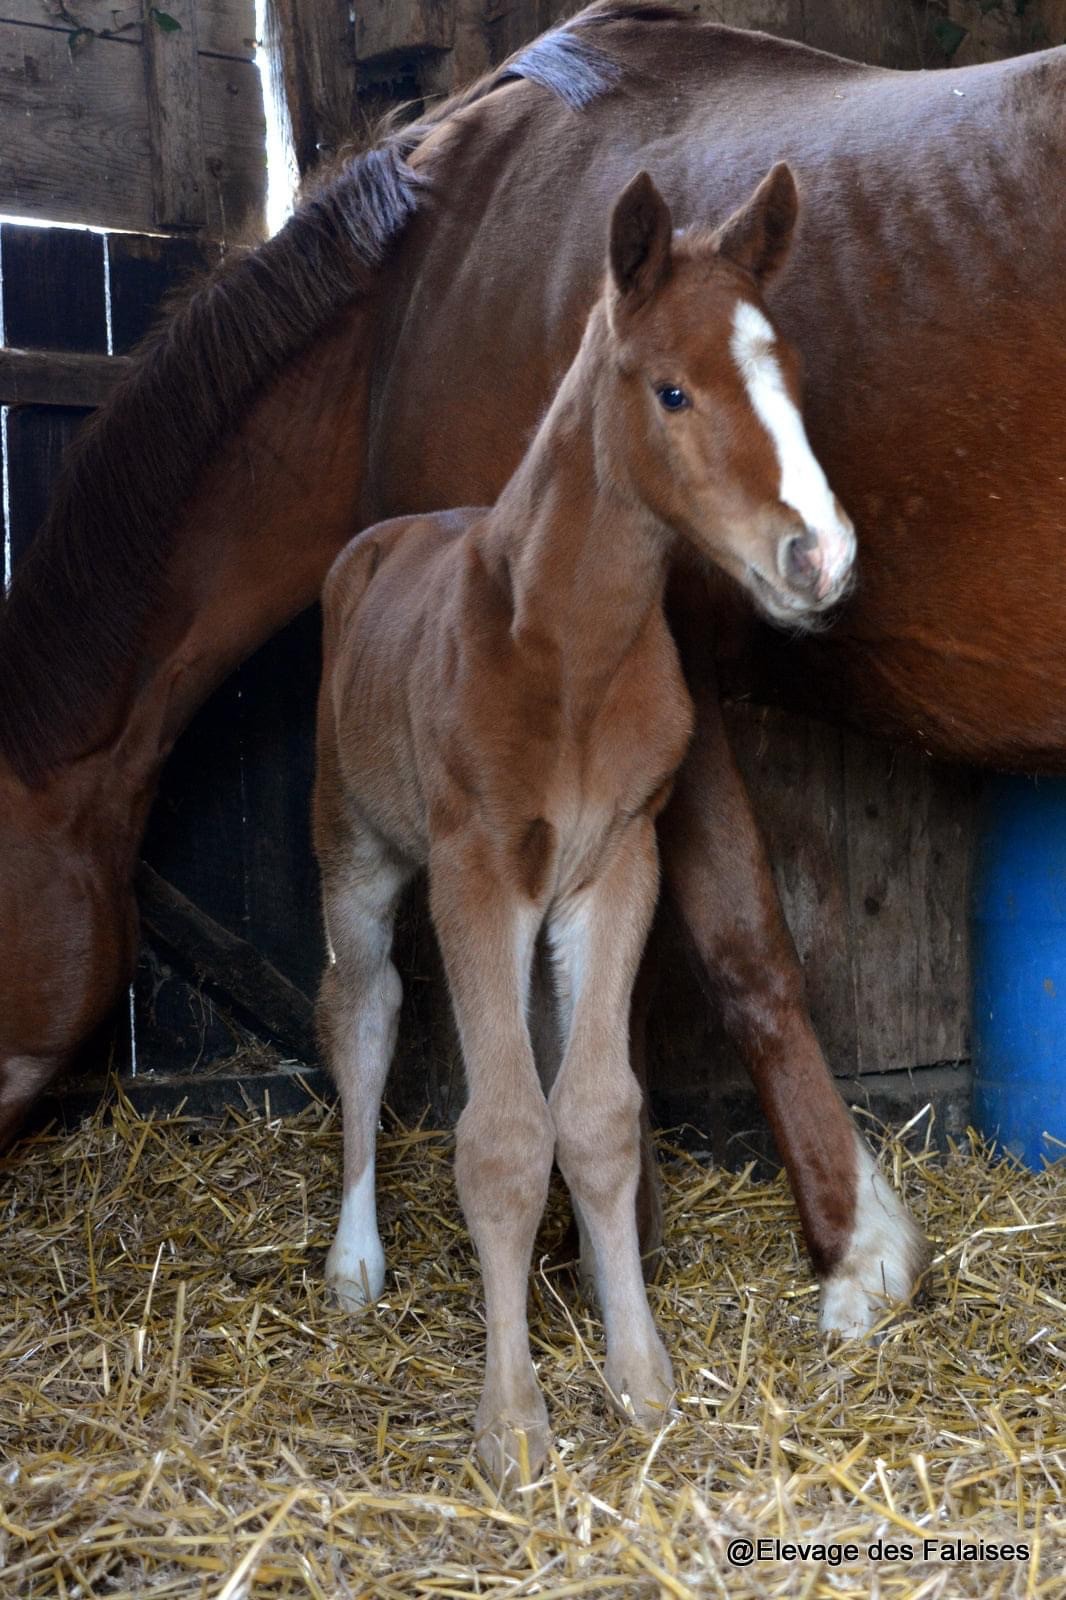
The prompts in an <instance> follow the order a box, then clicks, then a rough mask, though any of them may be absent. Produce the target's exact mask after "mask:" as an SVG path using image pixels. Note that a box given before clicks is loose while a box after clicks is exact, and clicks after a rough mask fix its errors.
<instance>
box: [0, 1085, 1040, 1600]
mask: <svg viewBox="0 0 1066 1600" xmlns="http://www.w3.org/2000/svg"><path fill="white" fill-rule="evenodd" d="M925 1134H926V1128H925V1125H924V1123H920V1124H919V1125H917V1126H916V1127H914V1128H912V1129H911V1130H910V1132H909V1134H908V1137H907V1142H906V1144H903V1143H900V1142H896V1143H894V1144H890V1145H889V1146H888V1147H887V1148H886V1150H885V1152H884V1159H885V1162H886V1164H887V1166H888V1167H890V1168H891V1169H892V1170H893V1172H894V1176H895V1179H896V1181H897V1183H900V1184H901V1185H902V1188H903V1189H904V1191H905V1192H906V1194H907V1196H908V1198H909V1199H910V1201H911V1203H912V1204H913V1206H914V1208H915V1210H916V1212H917V1214H918V1216H919V1218H920V1219H922V1220H923V1221H924V1222H925V1224H926V1226H927V1228H928V1231H929V1232H930V1234H931V1236H932V1238H933V1240H934V1242H935V1245H936V1249H937V1267H936V1279H935V1283H934V1285H933V1291H932V1294H931V1296H930V1298H929V1299H928V1300H927V1302H926V1303H925V1304H924V1305H922V1306H921V1307H920V1308H918V1309H916V1310H913V1311H910V1312H908V1313H906V1314H905V1315H904V1316H903V1318H902V1319H901V1320H900V1321H899V1322H898V1323H897V1324H896V1325H895V1326H894V1327H893V1328H892V1329H891V1330H890V1331H889V1332H888V1333H887V1334H886V1336H885V1337H884V1338H883V1340H882V1341H881V1342H880V1343H878V1344H866V1345H859V1344H844V1345H841V1346H839V1347H838V1348H837V1349H836V1350H834V1351H828V1350H827V1349H826V1348H825V1347H824V1345H823V1342H822V1341H821V1339H820V1338H819V1337H818V1334H817V1329H816V1292H815V1288H814V1285H813V1282H812V1278H811V1275H810V1272H809V1270H808V1267H807V1264H806V1261H805V1259H804V1257H803V1254H802V1251H801V1248H800V1246H799V1243H798V1240H797V1233H796V1221H795V1214H794V1210H793V1206H792V1203H791V1200H790V1197H789V1195H788V1192H787V1189H786V1187H785V1185H784V1183H783V1181H781V1180H777V1181H775V1182H771V1183H765V1182H757V1181H755V1180H754V1179H753V1178H752V1177H751V1176H750V1174H741V1175H737V1174H735V1173H729V1172H724V1171H718V1170H710V1169H708V1168H706V1167H704V1166H701V1165H700V1164H699V1163H698V1162H696V1161H695V1160H693V1159H692V1158H690V1157H685V1156H682V1155H681V1154H679V1153H677V1152H672V1151H671V1150H670V1149H669V1147H668V1146H664V1151H663V1155H664V1175H665V1181H666V1186H667V1226H668V1254H667V1258H666V1260H665V1262H664V1263H663V1265H662V1268H661V1270H660V1273H659V1281H658V1283H657V1284H656V1286H655V1287H654V1289H653V1291H652V1294H653V1303H654V1307H655V1310H656V1314H657V1316H658V1318H659V1321H660V1325H661V1327H662V1329H663V1331H664V1333H665V1336H666V1339H667V1343H668V1345H669V1346H670V1349H671V1352H672V1354H673V1357H674V1362H675V1368H676V1371H677V1375H678V1381H679V1393H678V1399H677V1410H676V1415H674V1416H673V1417H671V1418H670V1420H669V1421H667V1422H666V1424H665V1425H664V1427H663V1429H662V1431H661V1432H660V1433H659V1435H658V1436H657V1437H655V1438H653V1439H650V1438H647V1437H644V1436H642V1435H641V1434H639V1433H637V1432H636V1431H634V1430H632V1429H628V1428H626V1427H624V1426H622V1425H621V1424H620V1423H619V1422H618V1421H617V1420H616V1418H615V1416H614V1414H613V1413H612V1412H611V1411H609V1409H608V1407H607V1404H606V1402H605V1396H604V1389H603V1384H602V1382H601V1379H600V1377H599V1373H598V1367H597V1363H598V1361H599V1360H600V1358H601V1352H602V1343H601V1334H600V1329H599V1325H598V1322H597V1320H596V1318H595V1315H594V1313H593V1312H591V1311H590V1309H589V1308H588V1307H587V1306H586V1305H585V1304H584V1303H583V1301H582V1300H581V1298H580V1296H579V1294H578V1292H577V1291H576V1289H575V1288H574V1286H573V1284H572V1282H571V1281H570V1279H569V1277H568V1275H567V1274H566V1273H565V1272H564V1271H562V1270H560V1269H557V1268H553V1267H552V1266H550V1265H549V1263H548V1262H547V1261H544V1262H543V1263H541V1264H540V1266H539V1268H538V1270H537V1272H536V1274H535V1279H534V1283H533V1288H532V1295H531V1322H532V1327H533V1335H534V1348H535V1356H536V1359H537V1363H538V1367H539V1370H540V1374H541V1378H542V1381H543V1384H544V1387H545V1390H546V1392H547V1396H548V1403H549V1407H550V1409H551V1412H552V1416H553V1418H554V1421H555V1426H556V1431H557V1449H556V1452H555V1455H554V1458H553V1460H552V1463H551V1468H550V1471H549V1472H548V1473H547V1474H546V1476H545V1478H544V1480H543V1481H542V1482H541V1483H539V1484H537V1485H534V1486H533V1487H532V1488H531V1489H529V1490H527V1491H524V1492H522V1493H518V1494H512V1495H511V1496H509V1497H508V1498H507V1499H506V1500H504V1501H502V1502H501V1501H499V1500H498V1499H497V1496H496V1495H494V1494H493V1492H492V1491H491V1490H490V1488H489V1487H488V1485H487V1484H485V1483H484V1482H483V1480H482V1479H481V1477H480V1476H479V1474H478V1472H477V1470H476V1467H475V1465H474V1462H473V1458H472V1453H471V1449H470V1436H471V1418H472V1415H473V1412H474V1408H475V1405H476V1401H477V1393H478V1383H479V1369H480V1360H481V1354H482V1325H481V1322H480V1298H479V1285H478V1279H477V1275H476V1272H475V1265H474V1261H473V1259H472V1255H471V1249H470V1245H469V1241H468V1239H467V1236H466V1233H465V1230H464V1228H463V1226H462V1222H461V1219H460V1216H459V1214H458V1209H457V1204H456V1199H455V1191H454V1185H453V1182H452V1178H451V1171H450V1140H449V1138H448V1136H447V1135H443V1134H439V1133H421V1132H417V1131H416V1132H404V1131H398V1130H392V1131H390V1132H389V1133H387V1134H386V1135H385V1136H383V1139H382V1150H381V1169H380V1190H381V1196H382V1213H383V1222H384V1226H383V1237H384V1239H385V1242H386V1250H387V1252H388V1255H389V1262H390V1267H391V1273H390V1279H389V1284H388V1288H387V1291H386V1294H385V1297H384V1299H383V1301H382V1302H381V1304H380V1305H379V1307H378V1308H377V1310H376V1312H375V1313H374V1314H373V1315H371V1316H369V1317H366V1318H364V1319H363V1320H361V1321H353V1320H351V1319H349V1318H348V1317H346V1316H344V1315H343V1314H341V1313H340V1312H338V1311H336V1310H333V1309H332V1308H331V1307H330V1306H328V1305H327V1304H326V1301H325V1297H324V1294H323V1290H322V1284H321V1272H322V1262H323V1256H324V1253H325V1249H326V1247H327V1245H328V1243H329V1239H330V1230H331V1227H332V1224H333V1221H334V1217H335V1212H336V1207H337V1196H338V1179H339V1165H340V1134H339V1128H338V1124H337V1118H336V1113H335V1112H334V1111H332V1110H330V1109H328V1108H326V1107H324V1106H321V1107H318V1106H315V1107H312V1108H311V1109H310V1110H308V1111H306V1112H304V1113H303V1114H301V1115H300V1116H298V1117H293V1118H286V1119H271V1118H265V1119H264V1118H262V1117H252V1116H249V1117H248V1118H246V1119H241V1118H237V1117H232V1116H231V1117H230V1118H229V1119H228V1120H227V1121H226V1122H224V1123H222V1124H205V1123H200V1122H192V1121H189V1120H181V1119H174V1120H171V1121H168V1122H153V1121H144V1120H141V1119H140V1118H139V1117H138V1116H137V1115H136V1113H135V1112H134V1111H133V1109H132V1108H131V1107H130V1106H129V1104H128V1103H127V1102H124V1101H122V1100H118V1102H117V1103H115V1104H113V1107H112V1110H111V1112H110V1113H109V1114H108V1115H106V1116H103V1115H101V1116H98V1117H97V1118H96V1119H95V1120H94V1121H93V1122H91V1123H90V1124H88V1125H87V1126H85V1127H84V1128H83V1129H81V1130H80V1131H78V1132H76V1133H73V1134H63V1135H55V1136H49V1135H41V1136H38V1137H36V1138H34V1139H32V1140H29V1141H26V1142H24V1143H23V1144H22V1145H21V1146H20V1147H19V1148H18V1149H17V1150H16V1151H14V1153H13V1154H12V1155H11V1156H10V1157H9V1158H8V1159H7V1161H6V1162H5V1163H4V1164H3V1168H2V1171H0V1205H2V1214H3V1219H4V1241H3V1245H4V1248H3V1263H2V1267H0V1273H2V1279H3V1295H2V1299H0V1506H2V1512H0V1593H2V1594H3V1595H4V1596H12V1597H14V1596H20V1597H21V1596H27V1597H30V1596H33V1597H36V1596H62V1597H74V1596H79V1597H85V1596H90V1595H93V1596H95V1595H100V1596H103V1595H108V1596H118V1595H128V1596H143V1595H146V1594H151V1595H153V1596H164V1595H166V1596H171V1595H173V1596H179V1595H180V1596H200V1595H204V1596H212V1597H216V1600H237V1597H246V1596H247V1597H252V1596H254V1597H264V1600H265V1597H280V1596H297V1595H299V1596H312V1597H329V1600H334V1597H348V1596H365V1597H377V1596H381V1597H391V1596H396V1597H400V1596H402V1597H405V1600H406V1597H411V1596H426V1597H429V1596H435V1597H438V1596H439V1597H443V1596H452V1597H457V1596H474V1595H480V1596H493V1597H502V1596H507V1597H519V1596H532V1595H537V1596H541V1597H545V1600H549V1597H562V1596H569V1595H586V1594H587V1595H597V1594H604V1595H610V1594H616V1595H626V1596H629V1595H632V1596H645V1595H647V1596H665V1597H676V1600H683V1597H685V1596H689V1595H700V1596H702V1595H718V1594H728V1595H730V1596H736V1597H739V1600H744V1597H747V1596H764V1595H782V1596H784V1595H788V1596H803V1597H819V1596H834V1597H838V1596H851V1595H853V1596H862V1597H863V1600H866V1597H868V1596H870V1595H878V1596H882V1597H884V1600H890V1597H891V1600H903V1597H905V1596H906V1597H910V1600H917V1597H919V1596H940V1595H943V1596H946V1597H954V1596H979V1597H981V1600H989V1597H993V1596H998V1595H1018V1596H1022V1595H1025V1596H1036V1595H1041V1596H1051V1595H1059V1596H1066V1510H1064V1501H1066V1161H1063V1162H1060V1163H1059V1165H1058V1167H1057V1168H1055V1169H1050V1170H1049V1171H1047V1172H1045V1173H1043V1174H1040V1175H1035V1174H1031V1173H1025V1172H1022V1171H1019V1170H1017V1169H1015V1168H1012V1167H1011V1166H1009V1165H1005V1164H1004V1165H995V1164H993V1163H992V1162H991V1161H990V1160H989V1159H988V1156H987V1154H986V1153H985V1152H984V1151H982V1150H981V1149H980V1148H979V1147H976V1146H967V1147H966V1148H963V1149H957V1150H955V1151H953V1152H952V1153H951V1154H950V1156H949V1157H948V1158H947V1159H946V1160H945V1159H944V1158H942V1157H939V1156H936V1155H935V1154H934V1153H932V1152H931V1151H929V1150H928V1149H926V1148H925V1145H924V1139H925ZM562 1215H563V1213H562V1208H561V1204H560V1203H559V1202H558V1201H557V1202H556V1203H555V1205H554V1208H553V1214H552V1216H551V1217H550V1218H549V1221H548V1224H547V1225H546V1229H545V1241H546V1245H547V1244H548V1243H550V1240H551V1236H552V1233H553V1231H554V1232H555V1233H558V1232H559V1231H560V1229H561V1226H562ZM759 1540H765V1541H769V1543H768V1544H767V1545H765V1546H763V1549H762V1552H761V1553H762V1554H763V1555H764V1556H766V1557H767V1559H762V1560H759V1559H755V1560H753V1561H752V1564H750V1565H738V1564H736V1563H737V1562H738V1561H741V1562H743V1560H744V1558H745V1555H746V1552H747V1549H748V1546H747V1545H746V1544H745V1541H748V1542H749V1543H750V1545H751V1546H752V1547H753V1548H752V1550H751V1553H752V1555H753V1556H755V1557H758V1556H759V1554H760V1551H759V1548H758V1543H757V1542H758V1541H759ZM774 1540H779V1541H791V1542H792V1543H794V1544H799V1543H802V1544H804V1545H807V1546H813V1547H814V1548H811V1549H807V1550H804V1551H795V1552H791V1553H790V1552H788V1551H787V1550H785V1549H782V1548H780V1547H777V1548H776V1549H775V1547H774V1545H773V1541H774ZM731 1541H739V1544H737V1543H734V1544H732V1546H731ZM877 1541H880V1545H879V1546H878V1544H877ZM926 1541H929V1543H928V1544H926ZM981 1541H984V1545H985V1550H984V1553H983V1554H984V1558H982V1553H981V1551H980V1549H979V1548H978V1549H977V1550H976V1551H970V1552H967V1551H965V1550H962V1549H960V1548H959V1546H960V1545H962V1544H966V1545H969V1546H973V1547H979V1546H980V1543H981ZM846 1544H851V1545H854V1546H855V1547H857V1548H856V1551H855V1554H854V1555H851V1554H850V1553H848V1552H843V1553H841V1552H839V1551H837V1550H835V1549H834V1548H833V1546H834V1545H846ZM990 1544H996V1545H1003V1544H1008V1545H1013V1546H1015V1547H1016V1546H1018V1545H1019V1544H1024V1545H1025V1546H1027V1547H1028V1551H1029V1557H1028V1559H1018V1558H1017V1557H1011V1558H1008V1559H1006V1560H1003V1559H998V1558H995V1559H993V1558H990V1557H989V1556H988V1549H987V1547H988V1546H989V1545H990ZM889 1545H894V1546H895V1547H896V1554H895V1557H894V1559H890V1558H889V1557H888V1554H887V1552H886V1549H885V1547H886V1546H889ZM825 1546H828V1547H829V1548H824V1549H823V1548H819V1547H825ZM870 1546H874V1548H873V1550H872V1551H871V1550H870V1549H869V1547H870ZM731 1549H732V1555H733V1564H731V1562H730V1550H731ZM907 1549H909V1550H910V1552H911V1554H910V1555H909V1556H908V1555H907V1554H906V1551H907ZM838 1560H839V1564H837V1562H838Z"/></svg>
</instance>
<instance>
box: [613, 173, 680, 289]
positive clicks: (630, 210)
mask: <svg viewBox="0 0 1066 1600" xmlns="http://www.w3.org/2000/svg"><path fill="white" fill-rule="evenodd" d="M672 229H673V224H672V222H671V219H670V208H669V206H668V205H667V204H666V201H665V200H664V199H663V197H662V195H661V194H660V193H659V191H658V189H657V188H656V187H655V185H654V183H653V182H652V181H651V179H650V178H649V176H648V174H647V173H646V172H638V173H637V175H636V177H635V178H633V179H631V180H630V182H629V183H627V184H626V187H625V188H624V189H623V190H622V193H621V195H620V196H619V198H618V201H617V203H616V205H615V208H614V212H613V214H612V216H611V243H610V252H609V256H610V263H611V278H612V280H613V282H614V286H615V288H616V289H617V291H618V294H619V295H620V296H621V298H622V299H623V300H624V301H625V302H626V304H627V305H628V306H629V307H630V308H632V309H634V310H635V309H636V307H637V306H639V305H643V303H644V301H645V300H647V299H648V297H649V296H650V295H652V294H654V293H655V291H656V289H657V288H658V287H659V285H660V284H661V283H662V281H663V279H664V278H665V277H666V274H667V271H668V270H669V266H670V235H671V232H672Z"/></svg>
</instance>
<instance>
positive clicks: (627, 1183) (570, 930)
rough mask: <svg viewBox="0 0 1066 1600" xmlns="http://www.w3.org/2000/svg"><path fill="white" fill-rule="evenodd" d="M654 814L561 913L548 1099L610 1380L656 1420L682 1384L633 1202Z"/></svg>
mask: <svg viewBox="0 0 1066 1600" xmlns="http://www.w3.org/2000/svg"><path fill="white" fill-rule="evenodd" d="M657 880H658V863H657V859H656V852H655V834H654V828H653V824H652V822H651V820H650V819H649V818H648V817H645V816H641V817H638V818H637V819H636V820H635V821H633V822H632V823H630V825H629V827H628V829H627V831H626V833H625V835H624V836H623V837H622V839H620V840H619V841H618V843H617V844H616V845H615V847H614V850H613V851H612V853H611V857H610V859H609V862H608V864H607V867H606V869H605V871H604V872H603V874H602V876H601V877H600V878H598V879H597V880H596V881H595V882H594V883H593V884H592V885H591V886H590V887H589V888H587V889H584V890H583V891H582V892H581V893H580V894H579V895H576V896H575V897H574V899H573V900H572V901H571V902H570V903H569V904H568V905H567V906H566V908H565V909H564V911H563V913H562V914H561V915H560V916H558V917H556V918H553V920H552V924H551V927H550V929H549V933H550V937H551V941H552V947H553V950H554V952H555V959H556V962H557V964H558V967H559V969H560V978H561V980H562V982H561V987H562V988H563V989H564V990H565V991H566V992H567V993H568V994H569V995H570V997H571V999H572V1014H571V1022H570V1029H569V1037H568V1039H567V1045H566V1052H565V1054H564V1056H563V1063H562V1066H561V1067H560V1069H559V1074H558V1077H557V1078H556V1080H555V1083H554V1085H553V1087H552V1092H551V1095H550V1097H549V1106H550V1109H551V1113H552V1120H553V1122H554V1124H555V1130H556V1156H557V1159H558V1162H559V1166H560V1167H561V1169H562V1172H563V1176H564V1178H565V1179H566V1182H567V1185H568V1187H569V1189H570V1193H571V1195H572V1196H573V1199H574V1203H575V1206H576V1209H577V1211H578V1215H579V1217H580V1219H581V1226H582V1230H583V1232H584V1233H585V1234H586V1235H587V1238H588V1242H589V1245H590V1246H591V1251H592V1256H593V1261H594V1268H595V1276H596V1289H597V1295H598V1299H599V1303H600V1309H601V1311H602V1313H603V1320H604V1326H605V1331H606V1336H607V1362H606V1377H607V1382H608V1383H609V1384H610V1386H611V1389H612V1391H613V1392H614V1394H615V1395H616V1396H617V1398H618V1401H619V1403H620V1404H621V1406H622V1407H623V1409H624V1410H625V1412H626V1414H627V1415H629V1416H633V1417H635V1418H636V1419H637V1420H638V1421H640V1422H643V1423H646V1424H649V1425H651V1426H656V1425H658V1424H659V1423H661V1422H662V1420H663V1416H664V1409H665V1407H666V1405H667V1404H668V1402H669V1399H670V1395H671V1392H672V1390H673V1373H672V1371H671V1367H670V1359H669V1357H668V1356H667V1354H666V1351H665V1349H664V1348H663V1344H662V1341H661V1339H660V1338H659V1335H658V1333H657V1331H656V1328H655V1324H654V1322H653V1321H652V1315H651V1310H650V1308H649V1306H648V1299H647V1294H646V1292H645V1288H644V1280H643V1275H642V1273H641V1260H640V1244H639V1241H638V1236H637V1224H636V1210H635V1202H636V1196H637V1187H638V1183H639V1181H640V1161H641V1157H640V1152H641V1101H642V1095H641V1090H640V1085H639V1084H638V1082H637V1079H636V1077H635V1076H634V1074H633V1071H632V1068H631V1066H630V1062H629V1048H628V1045H629V1001H630V994H631V991H632V987H633V980H634V977H635V975H636V970H637V965H638V962H639V960H640V953H641V948H642V946H643V944H644V940H645V937H646V935H647V930H648V925H649V923H650V920H651V913H652V907H653V905H654V903H655V890H656V885H657Z"/></svg>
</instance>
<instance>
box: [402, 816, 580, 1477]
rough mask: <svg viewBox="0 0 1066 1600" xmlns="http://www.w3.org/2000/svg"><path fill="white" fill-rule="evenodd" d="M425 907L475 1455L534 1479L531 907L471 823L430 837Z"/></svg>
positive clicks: (539, 1183) (543, 1107)
mask: <svg viewBox="0 0 1066 1600" xmlns="http://www.w3.org/2000/svg"><path fill="white" fill-rule="evenodd" d="M429 870H430V906H431V909H432V913H433V922H434V926H435V927H436V930H437V937H438V939H439V941H440V948H441V954H442V956H443V958H444V966H445V970H446V972H447V975H448V986H449V988H450V990H451V995H452V1002H453V1005H454V1007H455V1018H456V1022H457V1024H458V1028H459V1037H460V1040H461V1042H462V1048H463V1059H464V1062H465V1065H466V1077H467V1090H468V1097H467V1103H466V1107H465V1109H464V1111H463V1114H462V1116H461V1117H460V1118H459V1123H458V1127H457V1129H456V1151H455V1177H456V1185H457V1187H458V1190H459V1200H460V1203H461V1204H462V1207H463V1213H464V1215H465V1217H466V1221H467V1226H468V1227H469V1229H470V1234H471V1237H472V1238H473V1241H474V1245H475V1247H476V1249H477V1253H478V1259H479V1261H480V1262H481V1273H482V1278H483V1280H484V1286H485V1324H486V1335H487V1343H486V1352H485V1387H484V1391H483V1393H482V1396H481V1403H480V1405H479V1406H478V1411H477V1419H476V1429H477V1445H478V1452H479V1454H480V1456H481V1459H482V1461H483V1463H484V1464H485V1467H486V1468H487V1470H488V1471H489V1473H490V1474H491V1475H492V1477H493V1478H494V1479H495V1480H496V1481H497V1482H498V1483H503V1482H504V1481H505V1480H507V1479H509V1478H514V1477H525V1476H527V1475H529V1476H535V1475H536V1474H537V1473H538V1472H539V1471H540V1469H541V1467H542V1466H543V1465H544V1462H545V1459H546V1457H547V1454H548V1447H549V1445H550V1443H551V1434H550V1431H549V1426H548V1413H547V1409H546V1407H545V1404H544V1397H543V1395H542V1394H541V1392H540V1388H539V1386H538V1383H537V1378H536V1374H535V1373H534V1371H533V1361H532V1356H531V1354H530V1348H529V1325H528V1321H527V1313H526V1302H527V1295H528V1288H529V1269H530V1262H531V1259H532V1255H533V1243H534V1239H535V1237H536V1232H537V1225H538V1223H539V1222H540V1219H541V1216H542V1214H543V1211H544V1205H545V1202H546V1200H547V1196H548V1183H549V1180H550V1177H551V1167H552V1156H553V1151H554V1144H555V1137H554V1130H553V1128H552V1121H551V1117H550V1116H549V1114H548V1106H547V1102H546V1101H545V1099H544V1092H543V1090H542V1089H541V1086H540V1080H539V1078H538V1076H537V1068H536V1063H535V1061H534V1056H533V1047H532V1044H531V1042H530V1037H529V1029H528V1026H527V1022H526V1006H527V1000H528V995H529V983H530V970H531V966H532V960H533V946H534V941H535V938H536V933H537V927H538V924H539V922H540V915H541V914H540V910H539V908H538V907H537V906H535V905H534V904H533V903H532V902H531V901H530V900H529V899H528V898H526V897H524V896H523V895H521V893H520V892H519V891H518V890H516V889H514V888H512V887H511V886H510V884H509V883H508V882H507V881H506V879H505V877H504V875H503V872H502V871H501V867H500V864H499V862H498V861H497V859H496V848H495V846H494V843H493V842H492V841H490V840H489V839H487V838H486V837H485V836H484V835H483V834H481V833H479V832H477V831H475V830H473V829H471V830H468V831H466V832H464V833H462V834H452V835H450V836H449V837H448V838H447V840H446V841H444V842H442V843H439V844H435V845H434V847H433V849H432V851H431V854H430V867H429Z"/></svg>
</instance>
